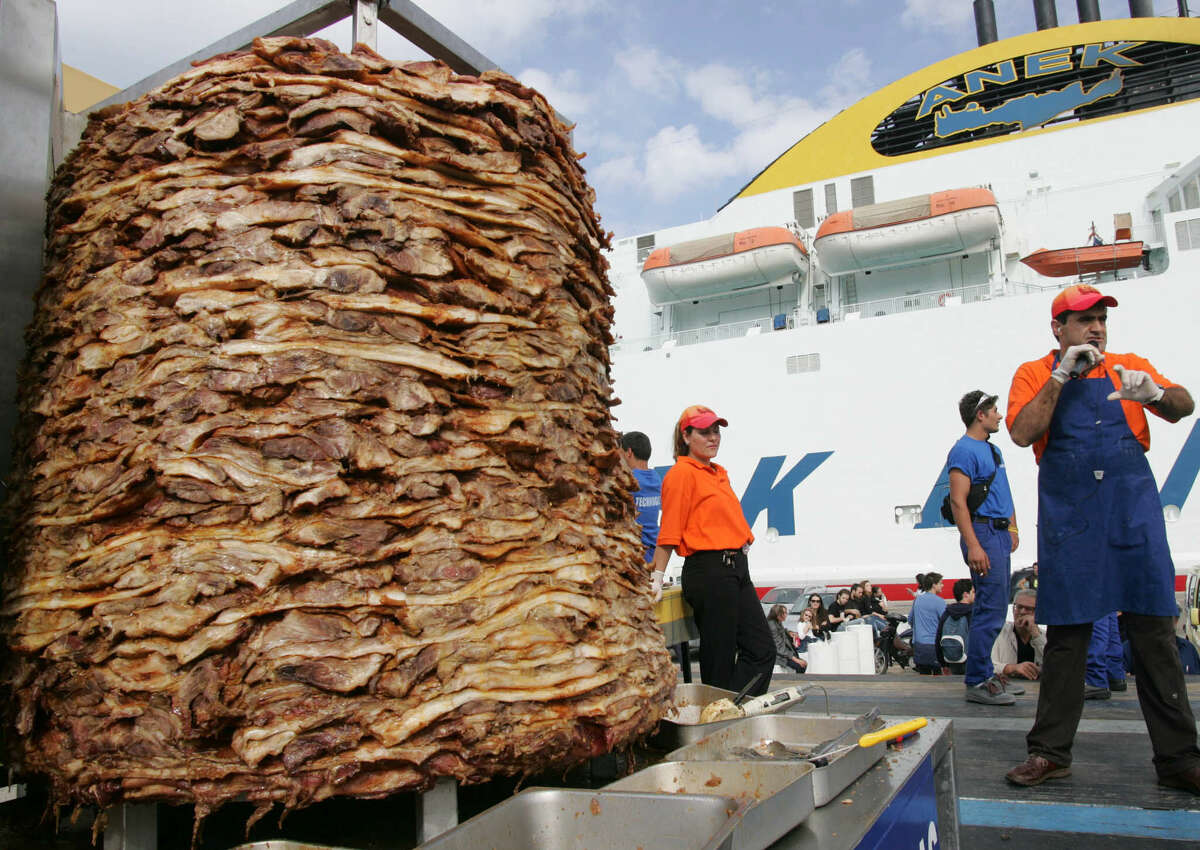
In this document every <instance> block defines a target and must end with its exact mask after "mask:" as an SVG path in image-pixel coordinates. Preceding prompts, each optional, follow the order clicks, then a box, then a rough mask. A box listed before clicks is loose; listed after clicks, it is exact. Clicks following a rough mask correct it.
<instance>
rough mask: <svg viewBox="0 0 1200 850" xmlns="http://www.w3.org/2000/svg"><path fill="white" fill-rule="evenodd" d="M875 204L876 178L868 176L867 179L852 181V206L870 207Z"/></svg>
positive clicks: (857, 178) (856, 178) (860, 178)
mask: <svg viewBox="0 0 1200 850" xmlns="http://www.w3.org/2000/svg"><path fill="white" fill-rule="evenodd" d="M873 203H875V178H874V177H873V176H872V175H870V174H868V175H867V176H866V177H855V178H854V179H853V180H851V181H850V206H852V207H869V206H870V205H871V204H873Z"/></svg>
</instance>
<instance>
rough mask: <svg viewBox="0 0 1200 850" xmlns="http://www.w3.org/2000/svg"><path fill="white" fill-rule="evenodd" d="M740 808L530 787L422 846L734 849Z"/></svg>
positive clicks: (686, 797) (712, 800) (727, 802)
mask: <svg viewBox="0 0 1200 850" xmlns="http://www.w3.org/2000/svg"><path fill="white" fill-rule="evenodd" d="M738 821H739V818H738V804H737V803H736V802H735V801H734V800H732V799H730V798H728V797H720V796H705V795H699V794H672V795H670V796H664V795H662V794H639V793H635V792H628V791H611V790H608V789H605V790H602V791H579V790H575V789H566V788H530V789H528V790H525V791H522V792H521V793H520V794H517V795H516V796H513V797H509V798H508V799H507V800H505V801H504V802H503V803H500V804H499V805H496V806H493V807H492V808H490V809H488V810H487V811H486V812H483V813H482V814H480V815H476V816H475V817H473V818H471V819H470V820H469V821H467V822H465V823H462V824H459V825H458V826H456V827H455V828H454V829H452V830H450V831H449V832H445V833H443V834H442V835H439V836H438V837H437V838H435V839H433V840H432V841H428V842H426V843H425V844H422V845H421V846H422V847H425V848H429V850H434V848H437V850H449V849H450V848H456V850H457V848H461V850H479V848H489V850H530V848H537V850H554V848H564V850H565V848H571V850H585V848H592V850H634V848H641V847H645V848H650V847H656V848H657V847H680V848H684V847H686V848H692V847H695V848H702V850H733V831H734V827H736V826H737V824H738Z"/></svg>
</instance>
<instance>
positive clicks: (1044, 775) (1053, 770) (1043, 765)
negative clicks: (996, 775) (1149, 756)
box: [1004, 756, 1174, 787]
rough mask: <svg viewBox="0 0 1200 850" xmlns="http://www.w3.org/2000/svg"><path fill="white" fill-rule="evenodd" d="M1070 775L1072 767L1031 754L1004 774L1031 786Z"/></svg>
mask: <svg viewBox="0 0 1200 850" xmlns="http://www.w3.org/2000/svg"><path fill="white" fill-rule="evenodd" d="M1070 775H1071V768H1070V767H1064V766H1063V765H1061V764H1055V763H1054V762H1052V761H1047V760H1046V759H1044V758H1042V757H1041V756H1030V757H1029V758H1027V759H1025V761H1023V762H1022V763H1021V764H1019V765H1017V766H1016V767H1014V768H1013V769H1012V770H1010V771H1009V772H1008V773H1006V774H1004V778H1005V779H1007V780H1008V781H1009V782H1011V783H1012V784H1013V785H1024V786H1026V787H1029V786H1032V785H1041V784H1042V783H1043V782H1045V781H1046V780H1047V779H1061V778H1062V777H1064V776H1070ZM1172 778H1174V777H1172ZM1158 781H1159V782H1162V781H1163V780H1162V779H1160V780H1158Z"/></svg>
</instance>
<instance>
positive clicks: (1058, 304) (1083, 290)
mask: <svg viewBox="0 0 1200 850" xmlns="http://www.w3.org/2000/svg"><path fill="white" fill-rule="evenodd" d="M1096 304H1103V305H1104V306H1105V307H1116V306H1117V299H1115V298H1113V297H1112V296H1111V295H1105V294H1104V293H1103V292H1101V291H1100V290H1099V289H1097V288H1096V287H1094V286H1088V285H1087V284H1086V283H1076V284H1073V285H1071V286H1068V287H1067V288H1066V289H1064V290H1063V291H1062V292H1060V293H1058V295H1055V296H1054V300H1053V301H1052V302H1051V303H1050V318H1052V319H1057V318H1058V317H1059V316H1061V315H1062V314H1063V313H1064V312H1066V311H1067V310H1086V309H1088V308H1089V307H1092V306H1095V305H1096Z"/></svg>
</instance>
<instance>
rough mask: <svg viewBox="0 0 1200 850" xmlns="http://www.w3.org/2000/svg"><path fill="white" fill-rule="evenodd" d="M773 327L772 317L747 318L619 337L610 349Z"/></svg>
mask: <svg viewBox="0 0 1200 850" xmlns="http://www.w3.org/2000/svg"><path fill="white" fill-rule="evenodd" d="M772 327H774V319H772V318H762V319H749V320H747V321H743V322H726V323H724V324H719V325H707V326H705V327H703V328H693V329H691V330H687V331H676V332H675V333H661V334H654V335H653V336H647V337H640V338H638V339H619V340H617V341H616V342H615V343H614V344H613V345H612V346H610V348H609V350H610V351H614V352H615V351H652V350H654V349H656V348H663V347H674V346H681V345H696V344H697V343H701V342H715V341H717V340H721V339H735V338H737V337H743V336H751V335H753V334H758V333H766V332H768V331H769V330H771V328H772Z"/></svg>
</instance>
